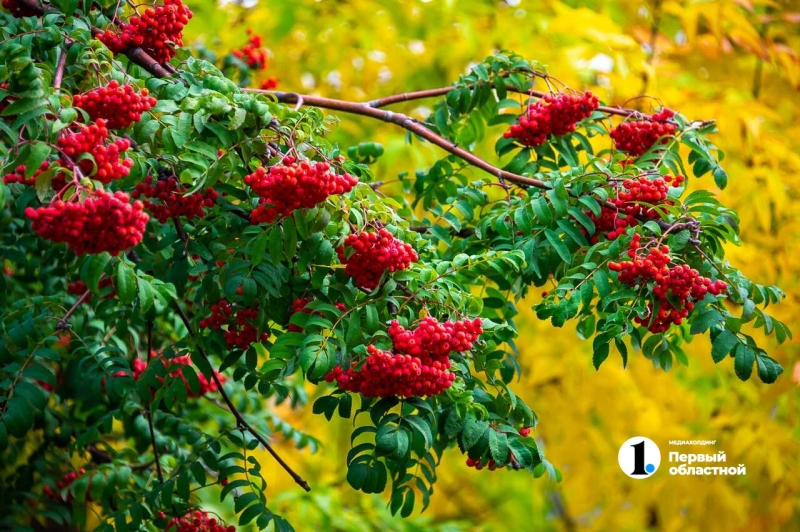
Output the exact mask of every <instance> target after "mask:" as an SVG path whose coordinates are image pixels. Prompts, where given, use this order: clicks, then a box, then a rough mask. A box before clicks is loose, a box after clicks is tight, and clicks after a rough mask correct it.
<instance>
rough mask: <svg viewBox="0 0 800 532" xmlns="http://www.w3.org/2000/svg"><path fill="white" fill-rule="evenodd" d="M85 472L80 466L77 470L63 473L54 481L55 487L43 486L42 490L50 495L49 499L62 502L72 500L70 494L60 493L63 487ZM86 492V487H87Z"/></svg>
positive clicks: (66, 486)
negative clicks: (59, 478)
mask: <svg viewBox="0 0 800 532" xmlns="http://www.w3.org/2000/svg"><path fill="white" fill-rule="evenodd" d="M85 474H86V470H85V469H84V468H80V469H79V470H78V471H70V472H69V473H67V474H66V475H64V476H63V477H62V478H61V480H59V481H58V482H56V488H57V489H53V488H51V487H50V486H45V487H44V489H43V490H42V491H44V494H45V495H47V496H48V497H50V498H51V499H58V500H60V501H63V502H69V501H71V500H72V494H71V493H69V492H67V493H66V494H64V495H62V493H61V492H62V491H64V489H65V488H68V487H69V486H70V485H71V484H72V483H73V482H75V481H76V480H77V479H78V478H79V477H81V476H83V475H85ZM87 494H88V488H87Z"/></svg>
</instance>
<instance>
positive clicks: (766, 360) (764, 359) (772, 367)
mask: <svg viewBox="0 0 800 532" xmlns="http://www.w3.org/2000/svg"><path fill="white" fill-rule="evenodd" d="M756 364H757V367H758V378H759V379H761V382H763V383H764V384H772V383H773V382H775V381H776V380H777V379H778V376H779V375H780V374H781V373H783V367H782V366H781V365H780V364H779V363H778V362H777V361H776V360H775V359H773V358H770V357H768V356H767V355H758V356H757V357H756ZM0 439H2V438H0ZM2 448H3V446H2V443H0V449H2Z"/></svg>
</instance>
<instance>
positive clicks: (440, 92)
mask: <svg viewBox="0 0 800 532" xmlns="http://www.w3.org/2000/svg"><path fill="white" fill-rule="evenodd" d="M475 85H476V84H475V83H473V84H471V85H467V87H469V88H472V87H474V86H475ZM458 88H459V87H456V86H454V85H450V86H448V87H440V88H438V89H427V90H422V91H414V92H404V93H402V94H392V95H391V96H386V97H384V98H378V99H377V100H372V101H369V102H366V103H365V104H364V105H366V106H368V107H372V108H373V109H378V108H381V107H386V106H387V105H392V104H395V103H401V102H409V101H412V100H422V99H425V98H435V97H437V96H444V95H445V94H447V93H448V92H450V91H452V90H455V89H458ZM506 90H507V91H508V92H515V93H517V94H525V95H527V96H533V97H535V98H544V97H545V96H547V94H548V93H546V92H542V91H534V90H529V91H523V90H519V89H517V88H516V87H510V86H506ZM597 110H598V111H600V112H601V113H606V114H609V115H618V116H626V117H627V116H630V115H633V114H637V113H640V112H639V111H637V110H635V109H626V108H624V107H607V106H603V105H601V106H600V107H598V108H597Z"/></svg>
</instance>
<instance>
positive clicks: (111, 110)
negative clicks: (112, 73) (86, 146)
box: [72, 80, 156, 129]
mask: <svg viewBox="0 0 800 532" xmlns="http://www.w3.org/2000/svg"><path fill="white" fill-rule="evenodd" d="M148 94H149V93H148V91H147V89H142V90H141V91H140V92H138V93H137V92H136V91H135V90H133V87H131V86H130V85H122V86H121V85H120V84H119V82H117V81H116V80H112V81H111V82H110V83H109V84H108V85H107V86H105V87H98V88H96V89H93V90H91V91H89V92H86V93H83V94H78V95H76V96H75V97H74V98H73V99H72V105H73V106H74V107H79V108H81V109H83V110H84V111H86V112H87V113H88V114H89V118H91V119H92V120H95V121H96V120H100V119H103V120H105V121H106V127H107V128H109V129H124V128H126V127H128V126H130V125H131V124H134V123H136V122H138V121H139V120H140V119H141V118H142V113H145V112H147V111H149V110H150V109H152V108H153V107H154V106H155V105H156V99H155V98H152V97H150V96H148Z"/></svg>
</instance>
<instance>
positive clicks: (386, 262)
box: [336, 229, 419, 290]
mask: <svg viewBox="0 0 800 532" xmlns="http://www.w3.org/2000/svg"><path fill="white" fill-rule="evenodd" d="M346 248H350V249H351V250H352V252H351V253H349V252H348V251H347V250H346ZM336 253H337V254H338V255H339V261H340V262H341V263H342V264H344V265H345V270H344V273H345V274H346V275H349V276H350V277H352V278H353V281H354V282H355V284H356V286H360V287H361V288H365V289H368V290H372V289H374V288H376V287H377V286H378V284H379V283H380V281H381V277H382V276H383V274H384V272H396V271H399V270H405V269H406V268H408V267H409V266H410V265H411V263H412V262H417V260H418V259H419V257H418V256H417V252H416V251H414V248H412V247H411V244H406V243H404V242H403V241H402V240H398V239H396V238H395V237H394V236H392V234H391V233H390V232H389V231H387V230H386V229H380V230H379V231H378V232H377V233H375V232H368V231H365V232H363V233H358V234H351V235H348V237H347V238H346V239H345V241H344V246H341V247H339V248H338V249H337V250H336Z"/></svg>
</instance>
